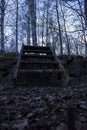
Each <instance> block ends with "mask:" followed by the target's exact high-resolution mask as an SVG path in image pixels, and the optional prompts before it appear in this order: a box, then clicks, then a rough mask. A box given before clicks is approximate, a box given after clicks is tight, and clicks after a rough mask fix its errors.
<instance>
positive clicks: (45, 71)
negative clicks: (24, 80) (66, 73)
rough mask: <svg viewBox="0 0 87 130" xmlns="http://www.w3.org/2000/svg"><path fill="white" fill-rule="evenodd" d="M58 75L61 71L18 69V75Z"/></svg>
mask: <svg viewBox="0 0 87 130" xmlns="http://www.w3.org/2000/svg"><path fill="white" fill-rule="evenodd" d="M43 72H44V73H60V72H61V71H60V70H59V69H55V70H54V69H47V70H44V69H38V70H37V69H34V70H26V69H20V70H19V73H21V74H22V73H26V74H28V73H43Z"/></svg>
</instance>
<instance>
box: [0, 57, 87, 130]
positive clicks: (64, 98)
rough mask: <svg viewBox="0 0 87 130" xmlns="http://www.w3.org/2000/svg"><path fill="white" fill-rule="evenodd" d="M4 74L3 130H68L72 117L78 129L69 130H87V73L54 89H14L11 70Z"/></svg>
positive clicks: (1, 93)
mask: <svg viewBox="0 0 87 130" xmlns="http://www.w3.org/2000/svg"><path fill="white" fill-rule="evenodd" d="M12 59H13V58H12ZM5 61H6V60H5ZM0 65H1V64H0ZM5 65H6V63H5ZM10 65H11V64H10ZM2 66H3V65H2ZM7 66H8V68H9V65H8V64H7ZM7 66H6V67H7ZM10 71H11V70H10ZM1 74H2V76H3V78H2V79H1V77H0V79H1V82H0V130H68V128H67V127H68V126H69V124H68V123H69V120H71V121H72V120H73V118H72V115H74V123H75V127H76V129H74V128H73V126H71V127H72V129H69V130H87V75H86V74H83V75H78V76H74V77H72V78H71V79H70V82H69V84H67V85H66V86H60V85H58V86H55V87H54V86H43V87H42V86H18V87H15V85H14V84H13V82H12V80H11V77H12V75H11V74H10V73H9V71H6V70H5V73H1ZM69 108H70V111H69V112H68V110H69ZM68 113H69V114H70V117H69V119H68Z"/></svg>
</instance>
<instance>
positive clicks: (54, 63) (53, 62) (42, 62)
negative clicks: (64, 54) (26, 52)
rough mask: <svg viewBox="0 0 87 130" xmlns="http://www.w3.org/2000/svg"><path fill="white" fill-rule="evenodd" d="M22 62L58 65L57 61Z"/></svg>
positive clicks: (26, 62) (23, 62)
mask: <svg viewBox="0 0 87 130" xmlns="http://www.w3.org/2000/svg"><path fill="white" fill-rule="evenodd" d="M20 64H24V65H25V64H41V65H42V64H45V65H46V64H52V65H57V63H56V61H46V62H44V61H23V60H22V61H20Z"/></svg>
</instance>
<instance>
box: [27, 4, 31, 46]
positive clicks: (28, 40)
mask: <svg viewBox="0 0 87 130" xmlns="http://www.w3.org/2000/svg"><path fill="white" fill-rule="evenodd" d="M30 44H31V42H30V9H29V7H28V12H27V45H30Z"/></svg>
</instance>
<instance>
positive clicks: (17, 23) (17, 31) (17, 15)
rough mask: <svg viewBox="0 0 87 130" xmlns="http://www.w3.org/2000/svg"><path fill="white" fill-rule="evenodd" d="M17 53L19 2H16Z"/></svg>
mask: <svg viewBox="0 0 87 130" xmlns="http://www.w3.org/2000/svg"><path fill="white" fill-rule="evenodd" d="M16 53H18V0H16Z"/></svg>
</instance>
